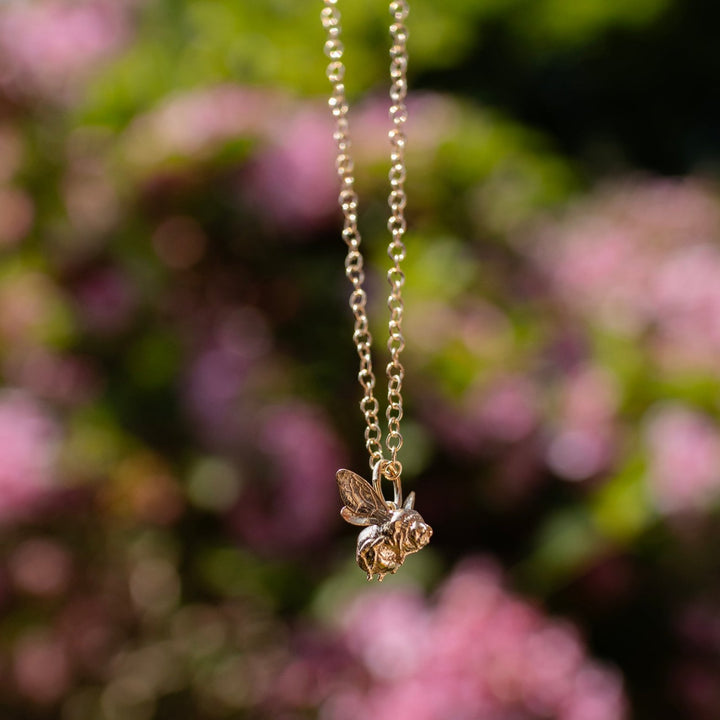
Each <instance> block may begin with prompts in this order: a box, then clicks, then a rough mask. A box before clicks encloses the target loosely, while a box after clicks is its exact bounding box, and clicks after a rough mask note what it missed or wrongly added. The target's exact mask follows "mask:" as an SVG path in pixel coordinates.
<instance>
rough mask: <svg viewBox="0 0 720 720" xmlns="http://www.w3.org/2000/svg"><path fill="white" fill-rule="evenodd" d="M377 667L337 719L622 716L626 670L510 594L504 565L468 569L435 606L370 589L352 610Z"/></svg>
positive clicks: (355, 639)
mask: <svg viewBox="0 0 720 720" xmlns="http://www.w3.org/2000/svg"><path fill="white" fill-rule="evenodd" d="M342 618H343V619H342V621H341V631H342V633H343V635H344V637H345V641H346V643H347V646H348V648H349V650H350V652H351V653H352V654H353V655H354V657H355V658H356V659H357V661H358V662H359V663H360V664H361V665H362V666H363V667H364V668H365V670H366V672H367V678H368V679H367V684H366V685H365V686H364V687H362V686H358V685H357V683H353V684H352V685H350V686H348V687H346V688H345V689H341V690H340V691H339V692H337V693H335V694H334V695H333V697H332V698H331V700H330V701H328V702H327V703H326V704H325V706H324V708H323V718H327V719H328V720H335V719H336V718H337V719H338V720H339V719H340V718H342V719H343V720H356V719H359V718H363V717H367V716H368V715H371V716H372V717H373V718H376V719H377V720H411V719H413V720H416V719H418V718H419V719H420V720H446V718H456V719H462V720H465V719H466V720H499V719H507V720H533V719H538V720H539V718H554V719H555V720H621V719H622V718H624V717H626V706H625V700H624V696H623V692H622V682H621V679H620V678H619V677H618V675H617V674H616V673H615V672H614V671H612V670H610V669H608V668H605V667H602V666H601V665H599V664H598V663H596V662H595V661H593V660H591V659H589V658H588V657H587V655H586V651H585V648H584V647H583V645H582V643H581V641H580V639H579V638H578V635H577V633H576V631H575V630H574V629H573V628H572V627H570V626H569V625H567V624H566V623H562V622H558V621H556V620H551V619H548V618H546V617H545V616H544V615H543V614H542V613H541V612H540V610H539V609H537V608H535V607H533V606H532V605H529V604H528V603H527V602H525V601H524V600H522V599H520V598H517V597H515V596H513V595H512V594H510V593H509V592H508V591H507V590H505V588H504V587H503V586H502V583H501V580H500V577H499V574H498V572H497V571H496V570H494V569H492V568H489V567H488V566H486V565H483V564H479V563H469V564H465V565H463V566H461V567H460V568H459V569H458V570H456V571H455V572H454V573H453V575H452V576H451V577H450V578H449V579H448V580H447V581H446V582H445V584H444V586H443V587H442V588H441V591H440V593H439V595H438V598H437V600H436V602H435V603H434V604H433V605H428V604H427V603H425V602H424V601H423V600H422V599H421V598H420V596H419V595H418V594H416V593H414V592H411V591H408V590H394V591H389V592H388V591H385V590H384V589H383V590H382V591H381V590H378V591H376V592H369V593H366V594H365V595H363V596H362V597H361V598H359V599H358V600H356V601H355V603H354V604H353V605H352V606H351V607H350V608H349V609H348V610H346V611H344V613H343V615H342Z"/></svg>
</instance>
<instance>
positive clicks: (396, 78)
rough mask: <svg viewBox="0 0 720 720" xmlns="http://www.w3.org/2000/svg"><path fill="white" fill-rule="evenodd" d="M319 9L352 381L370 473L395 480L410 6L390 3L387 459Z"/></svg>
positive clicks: (330, 49)
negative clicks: (350, 322)
mask: <svg viewBox="0 0 720 720" xmlns="http://www.w3.org/2000/svg"><path fill="white" fill-rule="evenodd" d="M323 4H324V7H323V9H322V13H321V17H322V23H323V27H324V28H325V30H326V31H327V40H326V42H325V54H326V55H327V57H328V58H329V60H330V62H329V64H328V67H327V77H328V80H329V81H330V84H331V85H332V92H331V95H330V99H329V101H328V104H329V105H330V109H331V111H332V115H333V117H334V118H335V133H334V139H335V142H336V144H337V159H336V168H337V173H338V175H339V177H340V185H341V188H340V195H339V196H338V202H339V204H340V207H341V209H342V211H343V215H344V226H343V232H342V237H343V240H344V241H345V244H346V245H347V249H348V251H347V255H346V257H345V274H346V275H347V277H348V280H350V283H351V284H352V292H351V294H350V308H351V309H352V312H353V316H354V318H355V326H354V333H353V340H354V342H355V347H356V349H357V353H358V356H359V358H360V371H359V372H358V381H359V382H360V385H361V387H362V389H363V397H362V400H361V401H360V409H361V411H362V413H363V415H364V417H365V423H366V428H365V446H366V447H367V450H368V453H370V467H371V468H373V469H374V468H375V467H376V466H377V464H378V463H383V466H382V467H383V471H382V472H383V474H384V475H385V476H386V477H388V478H389V479H393V478H397V479H399V477H400V473H401V472H402V465H401V463H400V461H399V460H398V459H397V455H398V451H399V450H400V448H401V447H402V444H403V438H402V435H401V434H400V420H402V416H403V400H402V383H403V378H404V375H405V370H404V368H403V366H402V364H401V362H400V353H401V352H402V351H403V349H404V347H405V339H404V338H403V334H402V319H403V310H404V305H403V300H402V288H403V285H404V284H405V274H404V273H403V271H402V269H401V267H400V263H401V262H402V261H403V260H404V259H405V252H406V251H405V244H404V242H403V239H404V237H405V232H406V230H407V223H406V221H405V205H406V195H405V176H406V174H407V172H406V168H405V144H406V136H405V130H404V128H405V123H406V122H407V117H408V113H407V106H406V105H405V98H406V96H407V65H408V53H407V37H408V32H407V28H406V26H405V20H406V18H407V16H408V12H409V7H408V3H407V1H406V0H396V1H395V2H391V3H390V15H391V16H392V23H391V25H390V36H391V40H392V44H391V47H390V79H391V87H390V101H391V105H390V110H389V114H390V120H391V122H392V128H391V130H390V132H389V134H388V136H389V139H390V172H389V179H390V194H389V196H388V205H389V207H390V217H389V219H388V224H387V225H388V230H389V231H390V234H391V239H390V244H389V245H388V255H389V256H390V260H391V261H392V265H391V266H390V269H389V270H388V272H387V279H388V283H389V285H390V295H389V296H388V302H387V304H388V308H389V310H390V321H389V324H388V327H389V337H388V342H387V346H388V350H389V351H390V362H389V363H388V365H387V368H386V373H387V378H388V391H387V398H388V405H387V410H386V417H387V427H388V431H387V437H386V438H385V447H386V448H387V449H388V451H389V453H390V460H389V461H385V459H384V457H383V443H382V431H381V429H380V425H379V423H378V411H379V408H378V401H377V399H376V398H375V393H374V390H375V373H374V371H373V364H372V353H371V348H372V336H371V334H370V330H369V327H368V317H367V295H366V293H365V290H364V289H363V283H364V280H365V272H364V269H363V268H364V260H363V255H362V252H361V251H360V244H361V236H360V231H359V230H358V214H357V213H358V196H357V193H356V191H355V169H354V161H353V158H352V155H351V152H350V150H351V140H350V127H349V124H348V117H347V116H348V109H349V106H348V101H347V97H346V94H345V84H344V82H343V81H344V78H345V65H344V63H343V61H342V58H343V53H344V48H343V44H342V42H341V40H340V35H341V26H340V21H341V16H340V11H339V10H338V8H337V0H323Z"/></svg>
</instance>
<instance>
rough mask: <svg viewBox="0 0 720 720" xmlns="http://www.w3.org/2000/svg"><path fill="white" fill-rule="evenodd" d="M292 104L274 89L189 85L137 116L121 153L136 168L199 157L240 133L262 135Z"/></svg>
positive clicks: (284, 117) (284, 118)
mask: <svg viewBox="0 0 720 720" xmlns="http://www.w3.org/2000/svg"><path fill="white" fill-rule="evenodd" d="M289 113H291V109H289V107H288V101H287V100H286V99H284V98H282V97H281V96H280V95H278V94H277V93H272V92H270V91H267V90H260V89H256V88H245V87H240V86H235V85H217V86H215V87H210V88H203V89H201V90H193V91H191V92H186V93H183V94H178V95H176V96H174V97H171V98H169V99H168V100H165V101H164V102H163V103H162V104H161V105H160V106H159V107H157V108H156V109H154V110H152V111H151V112H149V113H148V114H146V115H142V116H140V117H138V118H137V119H136V120H135V121H134V122H133V123H132V125H131V126H130V128H129V130H128V131H127V135H126V138H125V142H126V149H125V155H126V156H127V157H128V158H129V159H130V160H131V162H133V163H134V164H135V165H136V166H138V167H139V168H153V167H155V166H156V165H159V164H162V163H163V162H166V161H168V160H175V159H177V158H178V157H181V158H193V159H195V160H202V159H205V158H207V157H209V156H212V155H213V154H214V153H217V152H218V151H219V150H221V149H222V147H223V146H224V145H225V144H227V143H229V142H232V141H233V140H237V139H238V138H247V137H250V138H255V139H265V138H268V137H270V136H272V134H273V132H275V131H277V132H279V131H280V130H279V128H276V126H275V124H274V121H273V118H282V127H283V128H284V127H285V123H286V121H287V117H288V114H289Z"/></svg>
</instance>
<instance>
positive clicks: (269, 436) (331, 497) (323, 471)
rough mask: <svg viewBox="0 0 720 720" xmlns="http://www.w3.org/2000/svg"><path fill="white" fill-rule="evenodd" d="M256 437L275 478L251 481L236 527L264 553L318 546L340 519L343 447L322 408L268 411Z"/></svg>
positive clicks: (289, 406)
mask: <svg viewBox="0 0 720 720" xmlns="http://www.w3.org/2000/svg"><path fill="white" fill-rule="evenodd" d="M256 433H257V444H258V447H259V448H260V449H261V450H262V452H263V453H264V455H265V457H266V460H267V462H268V464H269V467H270V474H269V476H267V477H265V478H263V477H262V475H261V474H260V473H258V476H257V477H255V478H247V486H246V492H245V493H243V495H242V496H241V498H240V501H239V503H238V506H237V508H236V509H235V511H234V512H233V514H232V521H233V524H234V526H235V527H236V529H237V532H238V533H239V534H240V535H241V536H242V537H243V538H244V539H245V540H246V541H247V542H248V543H250V544H251V545H252V546H253V547H255V548H256V549H258V550H260V551H266V552H270V553H277V552H290V551H292V550H294V549H301V550H302V549H307V548H308V547H312V546H313V545H314V544H316V543H317V541H318V540H319V539H321V538H323V537H325V536H326V535H327V533H328V531H329V530H330V528H331V527H332V526H333V525H335V524H336V523H337V519H338V517H339V510H340V502H339V499H338V496H337V485H336V483H335V473H336V472H337V470H338V468H339V467H340V466H341V457H342V450H341V446H340V442H339V440H338V438H337V436H336V435H335V433H334V432H333V430H332V428H331V427H330V425H329V423H328V422H327V420H326V419H325V417H324V416H323V414H322V413H321V412H320V411H319V409H317V408H314V407H312V406H310V405H306V404H304V403H301V402H289V403H286V404H282V405H277V406H276V407H274V408H271V409H269V410H267V411H266V412H265V413H264V415H263V416H261V417H260V418H259V419H258V420H257V427H256Z"/></svg>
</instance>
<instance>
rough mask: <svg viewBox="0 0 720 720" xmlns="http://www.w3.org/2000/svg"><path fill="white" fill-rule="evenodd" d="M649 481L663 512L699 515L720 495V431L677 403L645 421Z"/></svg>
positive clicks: (662, 408)
mask: <svg viewBox="0 0 720 720" xmlns="http://www.w3.org/2000/svg"><path fill="white" fill-rule="evenodd" d="M645 439H646V443H647V446H648V451H649V454H650V465H649V468H648V472H647V482H648V485H649V488H650V491H651V493H652V495H653V497H654V499H655V503H656V504H657V507H658V508H659V509H660V511H661V512H664V513H669V514H671V513H676V512H683V511H697V510H703V509H705V508H707V506H708V505H709V504H710V503H712V502H713V501H714V500H716V499H717V498H718V497H720V433H719V430H718V427H717V426H716V425H715V423H713V422H712V421H711V420H710V418H708V417H706V416H705V415H702V414H701V413H698V412H696V411H694V410H691V409H690V408H687V407H685V406H683V405H680V404H679V403H678V404H666V405H662V406H660V407H658V408H656V409H655V410H654V411H653V412H652V413H651V414H650V415H649V416H648V418H647V420H646V422H645Z"/></svg>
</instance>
